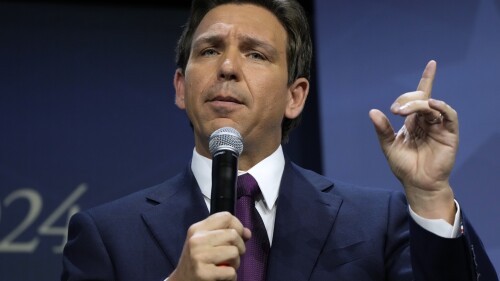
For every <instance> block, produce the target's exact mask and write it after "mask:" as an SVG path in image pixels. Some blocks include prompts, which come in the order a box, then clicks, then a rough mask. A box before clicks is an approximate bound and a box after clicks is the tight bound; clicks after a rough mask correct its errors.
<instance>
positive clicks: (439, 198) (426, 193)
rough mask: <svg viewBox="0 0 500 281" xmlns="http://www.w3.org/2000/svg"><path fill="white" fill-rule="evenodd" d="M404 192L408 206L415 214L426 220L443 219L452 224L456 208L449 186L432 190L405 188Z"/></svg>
mask: <svg viewBox="0 0 500 281" xmlns="http://www.w3.org/2000/svg"><path fill="white" fill-rule="evenodd" d="M405 191H406V198H407V200H408V204H409V205H410V207H411V209H412V210H413V211H414V212H415V213H416V214H418V215H419V216H421V217H423V218H426V219H444V220H446V221H447V222H448V223H450V224H453V222H454V220H455V214H456V212H457V208H456V205H455V197H454V194H453V190H452V189H451V187H450V186H449V185H447V187H444V188H439V189H433V190H425V189H420V188H414V187H405Z"/></svg>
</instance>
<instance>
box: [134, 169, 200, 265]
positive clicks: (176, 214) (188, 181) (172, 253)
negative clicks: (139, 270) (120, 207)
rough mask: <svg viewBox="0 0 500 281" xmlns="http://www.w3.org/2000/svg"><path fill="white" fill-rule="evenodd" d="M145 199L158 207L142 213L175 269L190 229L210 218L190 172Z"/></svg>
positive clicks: (163, 185)
mask: <svg viewBox="0 0 500 281" xmlns="http://www.w3.org/2000/svg"><path fill="white" fill-rule="evenodd" d="M146 199H147V200H148V201H149V202H150V203H151V204H153V205H155V206H153V207H152V208H151V209H149V210H147V211H146V212H144V213H143V214H142V217H143V219H144V222H145V223H146V225H147V227H148V228H149V230H150V231H151V234H152V235H153V236H154V238H155V239H156V240H157V242H158V244H159V245H160V247H161V248H162V249H163V251H164V253H165V255H166V256H167V258H168V259H169V260H170V262H171V263H172V266H173V267H175V266H176V265H177V263H178V260H179V257H180V255H181V253H182V247H183V245H184V241H185V239H186V233H187V230H188V228H189V227H190V226H191V225H192V224H193V223H196V222H198V221H201V220H203V219H205V218H206V217H208V215H209V214H208V209H207V206H206V204H205V201H204V199H203V195H202V193H201V191H200V188H199V187H198V184H197V183H196V180H195V178H194V176H193V174H192V172H191V169H190V168H187V169H186V170H185V172H184V173H182V174H180V175H178V176H176V177H174V178H172V179H170V180H168V181H167V182H165V183H163V184H161V185H160V186H158V188H156V189H154V191H152V192H151V193H150V194H148V195H147V196H146Z"/></svg>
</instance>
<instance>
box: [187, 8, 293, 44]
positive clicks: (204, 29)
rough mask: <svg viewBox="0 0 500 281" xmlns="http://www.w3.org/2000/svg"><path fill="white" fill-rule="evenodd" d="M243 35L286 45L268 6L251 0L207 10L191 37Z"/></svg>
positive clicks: (277, 21) (275, 18)
mask: <svg viewBox="0 0 500 281" xmlns="http://www.w3.org/2000/svg"><path fill="white" fill-rule="evenodd" d="M229 35H233V36H237V37H238V36H244V37H255V38H257V39H260V40H264V41H268V42H269V43H272V44H273V45H276V47H278V48H280V47H284V46H285V45H286V38H287V34H286V30H285V28H284V27H283V26H282V25H281V23H280V21H279V20H278V18H277V17H276V16H275V15H274V14H273V13H272V12H270V11H269V10H267V9H265V8H263V7H260V6H256V5H252V4H224V5H220V6H217V7H215V8H213V9H212V10H210V11H209V12H208V13H207V14H206V15H205V16H204V17H203V19H202V21H201V22H200V24H199V25H198V28H197V29H196V31H195V33H194V36H193V39H194V40H193V41H196V40H197V39H198V38H200V37H208V36H229Z"/></svg>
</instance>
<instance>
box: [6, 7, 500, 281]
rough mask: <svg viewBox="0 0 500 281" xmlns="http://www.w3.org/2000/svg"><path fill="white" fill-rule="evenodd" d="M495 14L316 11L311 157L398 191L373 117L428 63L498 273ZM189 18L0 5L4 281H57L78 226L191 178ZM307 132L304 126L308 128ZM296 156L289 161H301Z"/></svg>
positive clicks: (465, 196) (469, 204)
mask: <svg viewBox="0 0 500 281" xmlns="http://www.w3.org/2000/svg"><path fill="white" fill-rule="evenodd" d="M495 1H496V2H495ZM445 2H453V3H445ZM499 11H500V5H499V1H498V0H481V1H477V2H476V1H465V0H459V1H458V2H457V1H431V0H423V1H419V3H413V2H412V1H407V0H404V1H400V0H398V1H370V0H365V1H362V0H354V1H333V2H332V1H326V0H323V1H318V2H317V3H316V10H315V14H316V15H317V17H316V18H315V19H316V22H315V23H316V26H317V29H316V30H315V34H314V35H315V37H316V39H317V44H316V48H317V54H316V60H317V64H318V70H317V71H316V72H317V73H318V75H317V76H316V77H317V78H318V79H319V83H317V84H315V85H313V90H314V91H315V92H316V91H317V92H318V96H317V98H318V99H319V101H320V117H321V120H320V124H321V126H322V127H321V130H320V132H321V139H320V140H318V143H319V142H321V143H322V144H323V145H322V147H321V149H322V154H321V157H318V156H317V155H316V154H314V153H312V154H313V156H315V157H314V158H315V159H314V160H317V159H318V158H323V159H324V161H323V167H324V170H325V173H326V174H327V175H328V176H331V177H335V178H339V179H343V180H348V181H351V182H354V183H359V184H364V185H374V186H382V187H387V188H399V185H398V183H397V182H396V181H395V180H394V179H393V177H392V175H391V174H390V171H389V170H388V167H387V165H386V164H385V160H384V159H383V156H382V154H381V152H380V150H379V148H378V143H377V141H376V137H375V134H374V132H373V128H372V126H371V123H370V121H369V119H368V110H369V109H370V108H372V107H375V108H380V109H382V110H384V111H385V112H387V111H388V107H389V105H390V104H391V103H392V100H393V99H394V98H395V97H396V96H397V95H399V94H400V93H402V92H405V91H410V90H413V89H414V88H415V87H416V83H417V82H418V79H419V76H420V73H421V71H422V69H423V67H424V66H425V63H426V62H427V60H429V59H431V58H434V59H436V60H438V79H437V81H436V86H435V91H434V94H435V97H436V98H442V99H445V100H447V101H448V102H449V103H450V104H452V105H453V106H454V107H455V108H456V109H458V111H459V114H460V118H461V135H462V138H461V149H460V152H459V153H460V154H459V157H458V159H457V166H456V168H455V173H454V175H453V184H454V186H455V189H456V193H457V197H458V199H459V201H460V203H461V205H462V207H463V208H464V210H465V211H466V213H467V214H468V215H469V216H470V217H471V218H472V219H473V220H474V224H475V225H476V227H477V228H478V230H479V232H480V234H481V235H482V237H483V239H484V242H485V244H486V247H487V249H488V252H489V253H490V255H491V256H492V257H493V258H494V263H495V265H496V266H497V268H499V267H500V250H499V248H500V245H499V239H498V238H497V237H500V236H499V232H500V230H499V228H500V226H499V222H498V218H497V217H498V214H499V208H500V207H499V206H498V204H495V203H496V198H497V197H498V195H499V194H500V191H498V189H497V188H496V186H495V185H496V184H498V182H499V175H498V172H497V171H498V170H500V169H499V162H498V160H497V159H498V156H499V154H500V153H499V148H498V147H497V146H498V143H499V140H500V132H499V126H498V124H499V122H498V121H499V117H498V115H495V114H494V110H495V109H496V108H498V106H499V105H500V102H499V99H500V98H499V97H498V95H495V94H496V93H497V92H498V89H500V87H499V86H500V85H499V83H500V82H499V79H498V77H499V76H498V73H499V71H498V70H499V66H500V57H499V53H498V51H497V50H498V49H500V48H499V47H500V38H499V36H500V32H499V31H500V20H499ZM186 16H187V11H185V10H183V9H178V10H176V9H166V8H158V7H149V8H148V7H132V6H126V5H120V6H111V5H108V6H106V5H65V4H34V3H27V4H16V3H0V81H1V83H0V132H1V133H0V136H1V137H0V280H8V281H11V280H12V281H17V280H57V279H58V276H59V273H60V270H61V254H60V251H61V246H62V245H63V243H64V241H65V239H66V236H65V235H66V225H67V222H68V219H69V217H70V216H71V215H72V214H73V213H75V212H77V211H78V210H81V209H87V208H90V207H92V206H95V205H97V204H101V203H103V202H107V201H110V200H112V199H114V198H117V197H120V196H122V195H125V194H128V193H130V192H133V191H135V190H138V189H140V188H143V187H147V186H150V185H153V184H156V183H158V182H161V181H163V180H164V179H166V178H168V177H170V176H171V175H173V174H175V173H177V172H178V171H179V170H180V169H182V168H184V166H185V165H186V164H187V161H188V159H189V158H190V156H191V152H192V149H193V141H192V134H191V129H190V127H189V124H188V121H187V119H186V118H185V115H184V112H182V111H180V110H178V109H177V108H176V107H175V105H174V92H173V88H172V86H171V84H172V83H171V81H172V77H173V73H174V59H173V50H174V46H175V42H176V39H177V38H178V36H179V34H180V31H181V28H180V27H181V25H182V24H183V23H184V20H185V18H186ZM313 94H314V93H313ZM308 107H309V109H310V108H311V107H310V105H308ZM312 108H314V107H312ZM309 120H315V119H314V118H311V116H310V115H309V116H306V119H305V121H306V124H303V126H305V127H307V128H313V127H314V126H313V125H314V124H308V123H307V122H309ZM393 121H394V122H395V123H397V124H398V125H400V124H401V121H400V120H399V119H397V118H396V119H393ZM299 132H300V131H299ZM295 134H297V132H296V133H295ZM312 136H313V137H314V135H312ZM306 137H309V135H308V136H306ZM313 137H309V138H313ZM296 140H297V135H295V136H292V140H291V144H290V146H289V147H292V149H295V150H297V149H300V148H301V147H306V146H304V145H303V144H302V143H301V141H298V142H297V141H296ZM299 140H300V139H299ZM346 148H348V149H346ZM315 149H317V148H316V147H313V148H308V149H303V151H304V154H307V153H310V154H311V151H314V150H315ZM290 153H291V154H292V155H293V154H294V151H290ZM292 158H294V157H292ZM294 159H295V160H299V162H302V161H301V160H303V159H296V158H294ZM305 162H307V161H305Z"/></svg>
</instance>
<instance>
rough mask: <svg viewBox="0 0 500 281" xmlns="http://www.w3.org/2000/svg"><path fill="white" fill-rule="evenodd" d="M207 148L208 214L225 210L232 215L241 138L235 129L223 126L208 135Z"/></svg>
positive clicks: (241, 144) (241, 143)
mask: <svg viewBox="0 0 500 281" xmlns="http://www.w3.org/2000/svg"><path fill="white" fill-rule="evenodd" d="M209 149H210V153H211V154H212V195H211V200H210V214H215V213H217V212H224V211H227V212H230V213H231V214H233V215H234V208H235V204H236V179H237V177H238V157H239V156H240V154H241V152H242V151H243V139H242V138H241V135H240V133H239V132H238V131H237V130H236V129H233V128H231V127H223V128H220V129H218V130H215V131H214V132H213V133H212V135H210V139H209Z"/></svg>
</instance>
